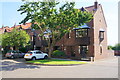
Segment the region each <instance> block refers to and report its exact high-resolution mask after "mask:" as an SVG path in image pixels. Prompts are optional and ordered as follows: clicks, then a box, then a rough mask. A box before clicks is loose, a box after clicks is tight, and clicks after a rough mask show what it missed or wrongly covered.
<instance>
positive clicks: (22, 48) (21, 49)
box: [19, 47, 27, 53]
mask: <svg viewBox="0 0 120 80" xmlns="http://www.w3.org/2000/svg"><path fill="white" fill-rule="evenodd" d="M19 50H20V51H22V52H23V53H27V48H26V47H21V48H19Z"/></svg>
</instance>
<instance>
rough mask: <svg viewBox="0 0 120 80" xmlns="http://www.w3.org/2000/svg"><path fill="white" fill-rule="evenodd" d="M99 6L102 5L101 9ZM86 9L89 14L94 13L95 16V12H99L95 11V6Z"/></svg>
mask: <svg viewBox="0 0 120 80" xmlns="http://www.w3.org/2000/svg"><path fill="white" fill-rule="evenodd" d="M99 6H100V4H98V7H99ZM85 9H86V10H87V11H88V12H91V13H93V14H95V12H96V10H97V9H95V6H94V5H92V6H88V7H85Z"/></svg>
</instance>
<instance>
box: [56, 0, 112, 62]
mask: <svg viewBox="0 0 120 80" xmlns="http://www.w3.org/2000/svg"><path fill="white" fill-rule="evenodd" d="M81 10H82V11H84V10H86V11H89V12H91V13H92V14H93V17H94V18H93V19H92V20H91V21H90V22H89V23H86V24H85V25H83V26H81V27H82V29H81V28H77V29H74V30H72V31H71V32H70V33H68V34H66V35H65V36H64V37H63V38H62V39H61V40H60V41H58V42H57V44H56V47H57V48H58V47H59V46H60V47H61V49H62V50H63V51H64V52H65V53H66V54H67V56H69V57H76V58H78V59H79V58H80V59H82V58H90V57H93V58H94V60H96V59H102V58H106V57H110V56H113V55H114V54H113V53H111V54H110V53H108V50H107V24H106V20H105V17H104V12H103V9H102V5H101V4H98V2H97V1H96V2H94V5H93V6H89V7H85V8H83V7H82V8H81Z"/></svg>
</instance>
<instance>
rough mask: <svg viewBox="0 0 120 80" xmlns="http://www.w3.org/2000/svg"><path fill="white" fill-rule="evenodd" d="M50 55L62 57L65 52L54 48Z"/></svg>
mask: <svg viewBox="0 0 120 80" xmlns="http://www.w3.org/2000/svg"><path fill="white" fill-rule="evenodd" d="M52 56H53V57H62V56H63V57H64V56H65V53H64V52H62V51H59V50H55V51H53V53H52Z"/></svg>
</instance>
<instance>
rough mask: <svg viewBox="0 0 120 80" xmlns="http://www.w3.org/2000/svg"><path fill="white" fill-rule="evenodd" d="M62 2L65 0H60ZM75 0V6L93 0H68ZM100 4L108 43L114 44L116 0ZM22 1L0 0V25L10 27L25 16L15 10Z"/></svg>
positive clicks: (108, 0)
mask: <svg viewBox="0 0 120 80" xmlns="http://www.w3.org/2000/svg"><path fill="white" fill-rule="evenodd" d="M60 1H61V2H64V1H65V0H60ZM69 1H75V2H76V5H75V8H81V7H82V6H83V7H86V6H91V5H93V4H94V1H95V0H69ZM98 2H99V3H100V4H102V7H103V10H104V15H105V18H106V22H107V27H108V28H107V35H108V45H115V44H116V43H117V42H118V0H98ZM21 4H22V2H21V1H20V0H1V1H0V25H1V26H2V25H4V26H10V27H12V26H13V25H14V24H15V23H16V24H17V25H18V24H19V22H20V21H21V20H22V19H23V18H24V17H25V15H20V12H17V9H19V7H20V5H21Z"/></svg>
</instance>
